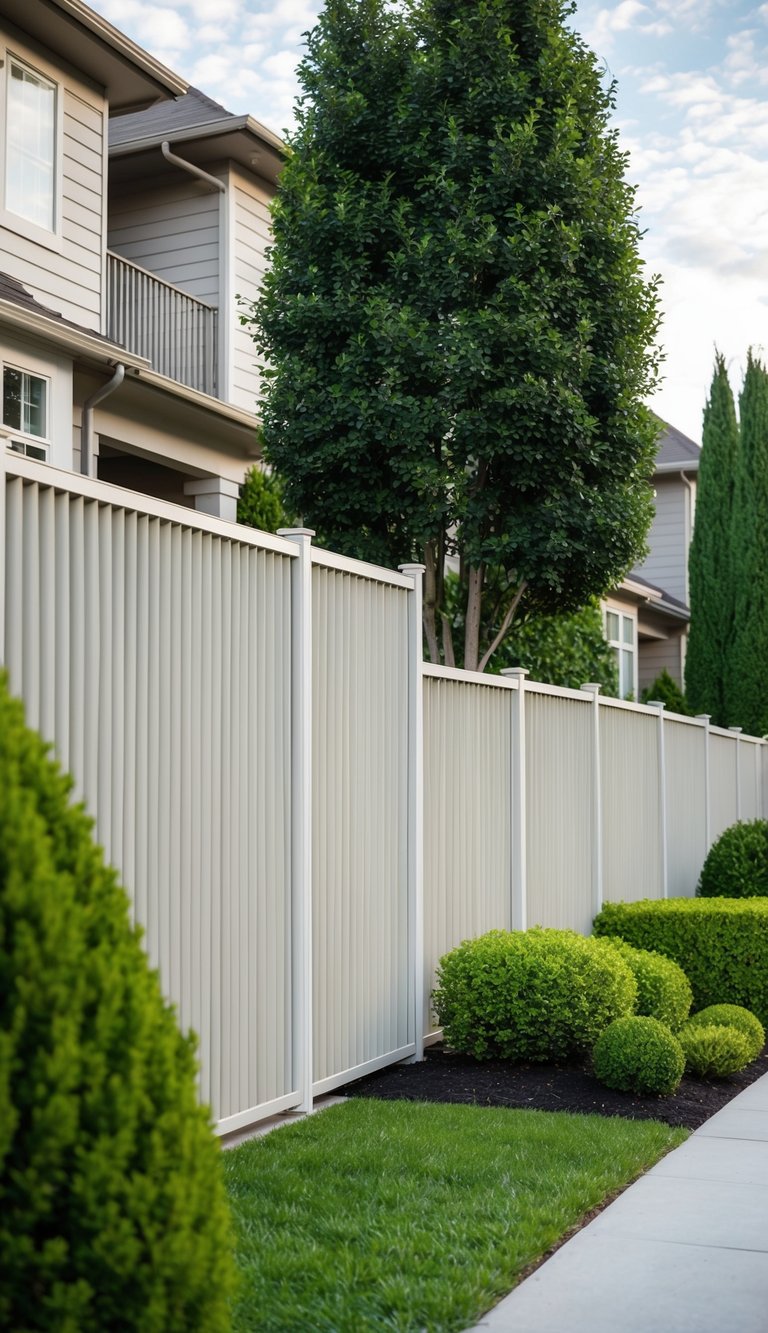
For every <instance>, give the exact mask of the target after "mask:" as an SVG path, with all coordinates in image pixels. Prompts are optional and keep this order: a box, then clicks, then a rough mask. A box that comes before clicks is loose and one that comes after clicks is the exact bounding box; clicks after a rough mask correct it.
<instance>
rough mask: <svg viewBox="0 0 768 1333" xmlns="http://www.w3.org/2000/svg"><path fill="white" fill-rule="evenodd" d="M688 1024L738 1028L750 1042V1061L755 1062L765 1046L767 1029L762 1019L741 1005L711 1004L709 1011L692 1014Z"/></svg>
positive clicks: (701, 1010)
mask: <svg viewBox="0 0 768 1333" xmlns="http://www.w3.org/2000/svg"><path fill="white" fill-rule="evenodd" d="M688 1024H689V1026H691V1027H693V1026H696V1027H699V1026H704V1027H711V1026H715V1027H724V1028H737V1029H738V1031H739V1032H741V1033H742V1035H743V1036H745V1037H746V1038H747V1041H748V1042H749V1058H750V1060H755V1059H756V1058H757V1056H758V1055H759V1054H760V1052H761V1051H762V1049H763V1047H764V1046H765V1028H764V1027H763V1025H762V1023H761V1022H760V1019H759V1018H757V1016H756V1015H755V1014H751V1013H750V1012H749V1010H748V1009H744V1008H743V1006H742V1005H740V1004H710V1005H709V1007H708V1008H707V1009H700V1010H699V1012H698V1013H697V1014H691V1017H690V1018H689V1020H688Z"/></svg>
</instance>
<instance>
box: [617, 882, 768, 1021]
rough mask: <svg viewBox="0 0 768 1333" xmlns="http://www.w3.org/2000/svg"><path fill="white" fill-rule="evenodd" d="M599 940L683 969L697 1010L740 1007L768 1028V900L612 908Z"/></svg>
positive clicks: (707, 900)
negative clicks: (652, 953) (622, 943)
mask: <svg viewBox="0 0 768 1333" xmlns="http://www.w3.org/2000/svg"><path fill="white" fill-rule="evenodd" d="M595 934H596V935H598V936H610V935H618V936H620V937H621V938H622V939H625V940H627V942H628V943H629V944H633V945H634V946H635V948H637V949H655V950H656V951H657V952H658V953H663V954H665V955H666V957H667V958H672V959H673V960H674V962H676V963H679V965H680V967H682V969H683V971H684V972H685V974H686V976H687V977H688V980H689V981H690V983H691V986H692V988H693V1001H694V1007H695V1008H696V1009H703V1008H705V1007H706V1006H707V1005H710V1004H740V1005H743V1006H744V1008H745V1009H749V1010H751V1011H752V1013H753V1014H757V1017H758V1018H759V1019H760V1022H761V1023H762V1024H763V1026H764V1027H765V1026H766V1023H768V898H750V899H740V898H668V899H665V900H662V901H657V900H653V899H644V900H643V901H642V902H637V903H606V904H605V906H604V907H603V910H602V911H601V912H600V914H599V916H597V917H596V918H595Z"/></svg>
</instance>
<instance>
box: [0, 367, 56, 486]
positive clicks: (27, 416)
mask: <svg viewBox="0 0 768 1333" xmlns="http://www.w3.org/2000/svg"><path fill="white" fill-rule="evenodd" d="M48 390H49V381H48V380H47V379H44V378H43V376H42V375H30V374H29V372H28V371H26V370H19V369H17V368H16V367H15V366H3V425H4V426H5V428H6V430H7V431H12V432H13V435H12V437H11V439H9V441H8V444H9V446H10V448H11V449H14V450H15V451H16V453H20V454H26V455H27V457H28V458H40V459H42V461H43V462H45V461H46V460H47V458H48V445H49V434H48V430H49V427H48V398H49V392H48Z"/></svg>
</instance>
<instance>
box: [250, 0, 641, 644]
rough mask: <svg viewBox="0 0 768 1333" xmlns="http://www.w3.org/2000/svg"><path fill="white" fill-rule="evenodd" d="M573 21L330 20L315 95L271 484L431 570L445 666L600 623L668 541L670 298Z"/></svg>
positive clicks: (291, 188) (367, 16)
mask: <svg viewBox="0 0 768 1333" xmlns="http://www.w3.org/2000/svg"><path fill="white" fill-rule="evenodd" d="M572 8H573V6H572V5H571V4H570V3H568V2H567V0H516V2H515V3H512V0H477V3H474V4H471V5H469V4H465V3H458V0H412V3H410V4H409V5H408V6H407V9H406V10H405V11H404V10H403V8H402V7H398V6H394V5H391V4H388V3H387V2H386V0H327V3H326V6H325V9H324V11H323V13H322V15H321V18H320V21H319V23H318V26H317V27H316V28H315V29H314V31H313V32H312V33H311V34H310V35H309V38H308V43H307V55H306V57H305V59H304V61H303V62H302V65H301V67H300V71H299V74H300V79H301V84H302V88H303V96H302V97H301V98H300V99H299V105H298V128H297V130H296V132H295V134H294V136H293V138H292V140H291V150H292V151H291V155H290V157H289V160H288V162H287V164H286V167H285V169H284V171H283V174H282V177H281V184H280V190H279V193H278V197H277V200H276V203H275V207H274V215H273V220H274V245H273V247H272V250H271V265H270V268H269V270H268V273H267V276H266V279H265V283H264V286H263V292H262V297H261V299H260V302H259V303H258V306H257V308H256V310H255V314H254V328H255V337H256V339H257V344H258V347H259V350H260V353H261V354H262V356H263V357H264V358H265V360H266V362H267V363H268V368H267V369H266V370H265V372H264V377H265V390H264V397H263V402H262V415H263V424H264V437H265V445H266V452H267V457H268V458H269V459H270V461H271V462H272V463H273V464H274V465H275V466H276V467H277V468H278V470H279V471H280V473H281V474H282V475H283V476H284V478H285V480H286V498H287V501H288V503H289V504H290V506H291V507H293V508H294V509H295V510H296V511H297V512H301V513H302V514H304V516H305V519H306V521H307V522H308V523H309V524H310V525H311V526H312V527H314V528H316V529H317V530H318V533H319V535H320V537H321V539H324V540H326V541H328V542H329V543H331V544H333V545H334V546H335V547H336V548H337V549H340V550H342V551H344V552H347V553H348V554H350V555H356V556H359V557H362V558H365V559H369V560H373V561H376V562H379V563H385V564H388V565H393V564H396V563H398V562H402V561H404V560H407V559H412V558H419V559H422V560H423V561H424V563H425V565H426V570H427V573H426V581H425V616H424V628H425V635H426V640H427V644H428V648H429V654H430V657H431V658H432V660H433V661H435V660H438V659H439V658H440V656H441V652H442V656H443V658H444V660H445V661H446V662H448V663H449V664H450V663H451V662H452V661H453V660H454V657H457V658H460V659H461V658H463V662H464V665H465V666H466V667H480V669H482V668H484V667H485V665H486V664H487V662H488V661H489V660H490V657H491V656H492V654H493V651H495V647H497V646H498V643H499V642H501V641H502V639H503V638H504V636H505V635H506V633H507V632H508V630H509V627H510V625H511V623H512V621H513V618H514V616H515V614H516V612H517V611H518V609H519V610H521V611H522V610H529V611H531V610H535V611H539V612H551V611H555V610H573V609H575V608H577V607H579V606H583V605H584V604H585V602H586V601H587V600H588V599H589V598H590V597H591V596H593V595H595V594H599V593H600V592H602V591H604V590H605V588H606V587H607V586H609V585H610V584H611V583H613V582H615V581H616V580H618V579H619V578H620V577H621V576H622V575H623V573H624V572H625V571H626V569H627V568H628V567H629V566H630V565H631V564H632V562H633V561H634V560H635V559H637V558H638V557H639V556H640V555H641V553H642V551H643V543H644V537H645V533H646V531H647V527H648V523H649V521H650V516H651V508H652V499H651V493H650V490H649V487H648V484H647V479H648V477H649V476H650V473H651V470H652V462H653V454H654V444H655V437H656V424H655V422H654V420H653V419H652V417H651V415H650V413H649V412H648V411H647V409H646V408H645V407H644V406H643V401H642V400H643V399H644V397H645V396H646V395H647V394H648V392H649V391H650V390H651V389H652V387H653V385H654V383H655V380H656V373H657V357H656V354H655V352H654V351H653V350H652V349H651V347H650V344H651V343H652V340H653V338H654V335H655V331H656V327H657V322H658V321H657V298H656V289H655V282H653V281H650V282H649V281H647V280H646V278H645V275H644V272H643V265H642V262H641V260H640V258H639V254H638V239H639V232H638V226H637V221H636V217H635V212H634V207H635V205H634V191H633V189H632V188H631V187H630V186H629V185H628V184H627V182H626V181H625V179H624V168H625V158H624V154H623V153H622V152H621V151H620V149H619V146H618V141H617V136H616V132H615V131H614V130H612V129H611V128H610V127H609V118H610V114H611V110H612V106H613V89H612V88H611V87H607V86H605V85H604V83H603V81H602V76H601V72H600V71H599V69H598V68H597V66H596V62H595V58H594V56H593V55H592V54H591V53H590V52H589V51H588V50H587V48H586V47H585V46H584V44H583V43H582V41H581V39H580V38H579V37H578V36H577V35H576V34H575V33H574V32H573V31H572V30H571V29H569V28H568V27H567V25H566V20H567V18H568V16H569V15H570V13H571V12H572ZM450 554H454V555H457V556H458V557H459V560H460V578H461V584H462V596H463V600H464V615H463V624H464V645H463V651H462V649H461V647H460V646H457V647H456V648H454V644H453V634H452V623H451V617H450V615H449V614H448V612H447V608H446V597H445V584H444V569H445V558H446V556H447V555H450ZM490 577H493V578H494V580H495V583H496V584H497V585H499V584H503V587H504V596H505V601H504V606H503V610H502V614H501V616H500V619H499V623H498V628H497V630H496V634H495V635H494V639H489V636H488V634H487V632H485V630H486V628H487V627H484V626H483V623H482V621H483V590H484V586H485V585H486V583H487V582H488V580H489V578H490ZM441 639H442V649H441V646H440V641H441ZM494 640H495V642H494ZM481 641H485V642H486V643H487V647H486V648H485V651H484V652H482V653H481V650H480V644H481Z"/></svg>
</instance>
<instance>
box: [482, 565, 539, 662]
mask: <svg viewBox="0 0 768 1333" xmlns="http://www.w3.org/2000/svg"><path fill="white" fill-rule="evenodd" d="M527 587H528V580H527V579H523V581H522V583H521V584H520V587H519V588H518V590H517V592H516V593H515V595H514V597H513V598H512V601H511V602H510V604H509V606H508V607H507V613H506V615H505V617H504V619H503V620H502V622H501V626H500V627H499V632H498V634H497V635H496V637H495V639H494V640H493V642H492V643H491V645H490V647H489V648H488V649H487V650H486V652H485V653H484V654H483V657H482V659H481V661H480V665H479V667H478V668H477V669H478V671H485V668H486V667H487V665H488V663H489V661H490V659H491V658H492V657H493V654H494V653H495V652H496V649H497V648H498V646H499V644H500V643H501V641H502V639H503V638H504V637H505V635H506V634H507V632H508V630H509V627H510V625H511V624H512V621H513V619H514V616H515V612H516V610H517V608H518V606H519V605H520V598H521V597H522V595H523V593H524V592H525V590H526V588H527Z"/></svg>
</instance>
